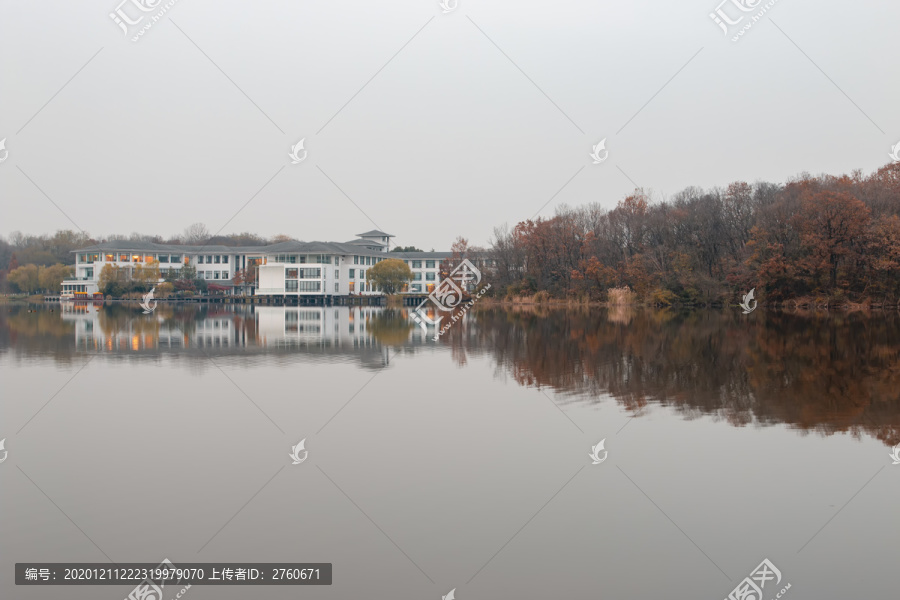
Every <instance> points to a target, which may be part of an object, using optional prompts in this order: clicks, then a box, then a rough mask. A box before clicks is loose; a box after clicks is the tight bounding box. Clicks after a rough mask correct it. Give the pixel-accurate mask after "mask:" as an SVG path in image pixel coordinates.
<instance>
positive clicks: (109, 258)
mask: <svg viewBox="0 0 900 600" xmlns="http://www.w3.org/2000/svg"><path fill="white" fill-rule="evenodd" d="M115 260H116V255H115V254H107V255H106V262H114V261H115Z"/></svg>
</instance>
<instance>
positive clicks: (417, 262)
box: [412, 260, 422, 269]
mask: <svg viewBox="0 0 900 600" xmlns="http://www.w3.org/2000/svg"><path fill="white" fill-rule="evenodd" d="M412 268H413V269H421V268H422V261H421V260H414V261H413V266H412Z"/></svg>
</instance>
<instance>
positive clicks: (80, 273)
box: [62, 230, 452, 298]
mask: <svg viewBox="0 0 900 600" xmlns="http://www.w3.org/2000/svg"><path fill="white" fill-rule="evenodd" d="M393 237H394V236H393V235H391V234H388V233H384V232H383V231H377V230H373V231H368V232H366V233H361V234H358V235H357V239H355V240H351V241H349V242H344V243H339V242H295V241H291V242H280V243H277V244H270V245H268V246H244V247H229V246H220V245H215V246H212V245H206V246H181V245H174V244H156V243H153V242H134V241H127V240H114V241H110V242H103V243H101V244H96V245H93V246H89V247H87V248H82V249H80V250H76V251H74V253H75V277H74V278H72V279H67V280H65V281H63V288H62V289H63V292H64V293H66V292H72V293H75V294H76V295H77V296H80V295H83V294H84V295H88V296H90V295H92V294H95V293H97V292H99V281H100V272H101V271H102V270H103V267H105V266H106V265H112V266H114V267H121V268H124V269H126V271H127V272H129V273H131V272H133V270H134V269H135V267H138V266H143V265H146V264H148V263H152V262H153V261H156V262H158V263H159V269H160V273H161V274H164V273H165V272H166V271H167V270H168V269H175V270H176V271H179V270H181V268H182V267H184V266H185V265H191V266H193V267H194V268H196V270H197V278H198V279H203V280H205V281H206V282H207V283H210V284H217V285H220V286H222V287H226V288H229V292H228V293H231V294H236V295H253V296H285V297H291V296H298V297H299V296H313V297H325V298H328V297H332V296H350V295H379V294H380V293H381V292H380V291H378V290H375V289H372V287H373V286H372V285H371V284H369V283H367V282H366V271H367V270H368V269H369V268H371V267H372V266H374V265H376V264H378V263H379V262H381V261H383V260H386V259H388V258H397V259H400V260H403V261H404V262H406V263H407V264H408V265H409V267H410V269H411V270H412V273H413V279H412V281H411V282H410V284H409V286H408V289H407V290H405V291H406V293H409V294H423V293H429V292H431V291H432V290H433V289H434V286H435V285H436V284H437V283H438V282H439V281H440V267H441V263H442V262H443V261H444V260H446V259H449V258H450V257H451V256H452V253H450V252H391V253H388V250H389V248H390V243H391V238H393ZM254 266H255V267H256V271H257V278H256V281H255V282H252V283H248V284H246V285H235V284H234V283H233V281H232V280H233V279H234V276H235V273H236V272H237V271H244V270H246V269H248V268H250V269H251V270H252V268H253V267H254ZM160 281H162V279H160Z"/></svg>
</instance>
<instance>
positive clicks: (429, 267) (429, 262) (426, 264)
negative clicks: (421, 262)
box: [425, 260, 434, 269]
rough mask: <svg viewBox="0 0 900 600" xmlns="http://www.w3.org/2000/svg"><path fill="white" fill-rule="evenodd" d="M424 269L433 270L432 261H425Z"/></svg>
mask: <svg viewBox="0 0 900 600" xmlns="http://www.w3.org/2000/svg"><path fill="white" fill-rule="evenodd" d="M425 268H426V269H433V268H434V261H433V260H426V261H425Z"/></svg>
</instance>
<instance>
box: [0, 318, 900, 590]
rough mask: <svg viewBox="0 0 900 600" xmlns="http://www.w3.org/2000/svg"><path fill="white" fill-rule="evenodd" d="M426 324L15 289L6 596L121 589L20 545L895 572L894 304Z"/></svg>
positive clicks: (887, 586) (489, 568)
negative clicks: (298, 451) (42, 297)
mask: <svg viewBox="0 0 900 600" xmlns="http://www.w3.org/2000/svg"><path fill="white" fill-rule="evenodd" d="M431 336H433V332H432V333H431ZM431 336H429V335H427V334H426V333H425V332H423V331H421V330H420V329H418V328H416V327H414V326H413V324H412V323H411V322H410V321H409V320H408V318H407V315H406V314H405V312H403V311H393V310H383V309H376V308H276V307H255V308H254V307H243V306H242V307H221V306H219V307H196V306H173V305H162V304H161V305H160V306H159V307H158V308H157V310H156V312H154V313H153V314H151V315H144V314H142V312H141V309H140V308H139V307H138V306H137V305H135V306H125V305H114V306H106V307H95V306H92V305H78V306H73V305H68V306H64V307H60V306H58V305H51V306H48V307H41V308H38V309H34V312H29V309H28V308H27V307H25V306H16V305H6V306H0V378H2V379H0V381H2V384H0V385H2V388H0V389H2V402H0V439H3V438H5V439H6V444H5V447H6V450H7V451H8V453H9V454H8V459H7V460H6V461H5V462H4V463H3V464H2V465H0V490H2V493H0V522H2V528H0V532H2V540H3V549H2V556H3V561H2V564H0V597H2V598H4V599H6V598H66V599H91V600H98V599H106V598H108V599H110V600H116V599H121V598H124V597H125V596H126V595H127V594H128V592H129V590H130V587H129V586H125V587H122V586H119V587H52V588H50V587H43V588H39V589H26V588H23V587H21V586H20V587H18V588H17V587H16V586H15V585H14V569H13V566H14V563H16V562H27V561H47V562H79V561H80V562H111V561H116V562H147V563H149V562H154V563H156V562H159V561H161V560H162V559H163V558H166V557H167V558H169V559H170V560H172V561H173V562H174V563H176V564H178V563H185V562H216V561H245V562H246V561H253V562H330V563H333V564H334V584H333V585H332V586H330V587H305V588H302V589H300V590H297V589H296V588H284V587H265V588H251V589H248V588H242V587H241V588H238V587H232V588H228V587H199V586H194V587H193V588H191V589H190V590H189V591H188V592H187V594H186V595H185V596H184V597H185V598H190V599H196V600H203V599H213V598H215V599H217V600H218V599H222V598H224V599H231V598H234V599H238V598H240V599H244V598H249V597H253V598H262V599H267V598H272V599H276V598H278V599H280V598H311V599H319V598H322V599H324V598H329V599H333V598H342V599H343V598H377V599H381V598H385V599H387V598H391V599H406V598H409V599H414V598H415V599H422V598H426V599H427V598H432V599H436V600H437V599H440V598H441V596H443V595H446V594H448V592H450V591H451V590H452V589H455V598H457V599H458V600H468V599H473V600H474V599H478V598H482V599H483V598H494V599H506V598H509V599H516V600H521V599H530V598H535V599H537V598H540V599H546V598H585V599H587V598H590V599H597V598H616V599H624V598H640V599H650V598H660V599H662V598H665V599H682V598H684V599H686V600H687V599H691V600H696V599H700V598H708V599H710V600H721V599H723V598H727V597H728V595H729V594H730V593H731V592H732V590H734V589H735V587H736V586H738V585H739V584H740V583H741V581H742V580H743V579H744V578H745V577H748V576H750V575H751V573H752V572H754V570H755V569H756V568H757V566H758V565H760V563H762V561H763V560H764V559H768V560H769V561H771V563H772V564H773V565H774V566H775V567H777V569H778V571H780V577H781V580H780V581H777V580H775V581H769V580H767V581H765V582H764V583H765V586H764V588H763V594H762V597H763V598H764V599H765V600H769V599H771V598H775V597H776V595H777V594H778V593H779V592H781V590H782V589H783V588H785V587H786V586H787V585H788V584H790V589H789V590H788V591H787V592H786V593H785V594H784V595H782V596H781V597H782V598H787V599H789V600H790V599H793V598H796V599H802V598H809V599H817V600H821V599H825V598H873V599H874V598H896V597H897V585H898V583H900V578H898V575H897V572H898V569H897V566H898V565H897V561H898V554H897V544H898V541H900V515H898V499H900V465H896V466H895V465H893V464H892V462H893V461H892V460H891V458H890V456H889V455H890V454H891V452H892V448H893V446H895V445H897V444H900V344H898V340H900V318H898V316H897V314H895V313H874V314H871V315H866V314H862V313H854V314H819V313H806V314H785V313H771V312H769V313H767V312H764V311H762V310H758V311H756V312H754V313H752V314H750V315H743V314H741V313H740V311H739V310H725V311H711V310H710V311H694V312H679V311H641V310H630V309H621V310H612V311H608V310H605V309H603V310H601V309H591V310H586V309H585V310H579V311H572V310H534V309H521V310H505V309H486V310H483V311H481V312H477V313H470V314H469V315H468V316H467V317H466V318H465V320H464V321H462V322H460V323H456V324H454V326H453V328H452V329H451V330H450V332H449V333H448V334H447V335H445V336H444V337H442V338H441V339H439V340H438V341H434V340H433V339H431ZM304 439H305V448H306V450H308V452H309V455H308V459H307V460H306V461H305V462H303V463H302V464H300V465H293V464H292V459H291V458H290V457H289V454H290V452H291V448H292V447H293V446H295V445H296V444H297V443H298V442H300V441H301V440H304ZM601 440H605V442H604V448H603V449H602V450H598V451H597V453H596V455H597V456H598V457H599V458H603V457H604V456H605V457H606V460H604V461H602V462H601V463H600V464H597V465H594V464H592V463H593V462H594V461H593V460H592V458H591V457H590V456H589V455H590V454H591V452H592V447H594V446H596V445H597V444H598V442H600V441H601ZM176 591H178V590H172V591H171V593H172V594H174V592H176ZM748 598H749V597H748ZM167 600H168V596H167ZM754 600H759V599H758V598H757V599H754Z"/></svg>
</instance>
